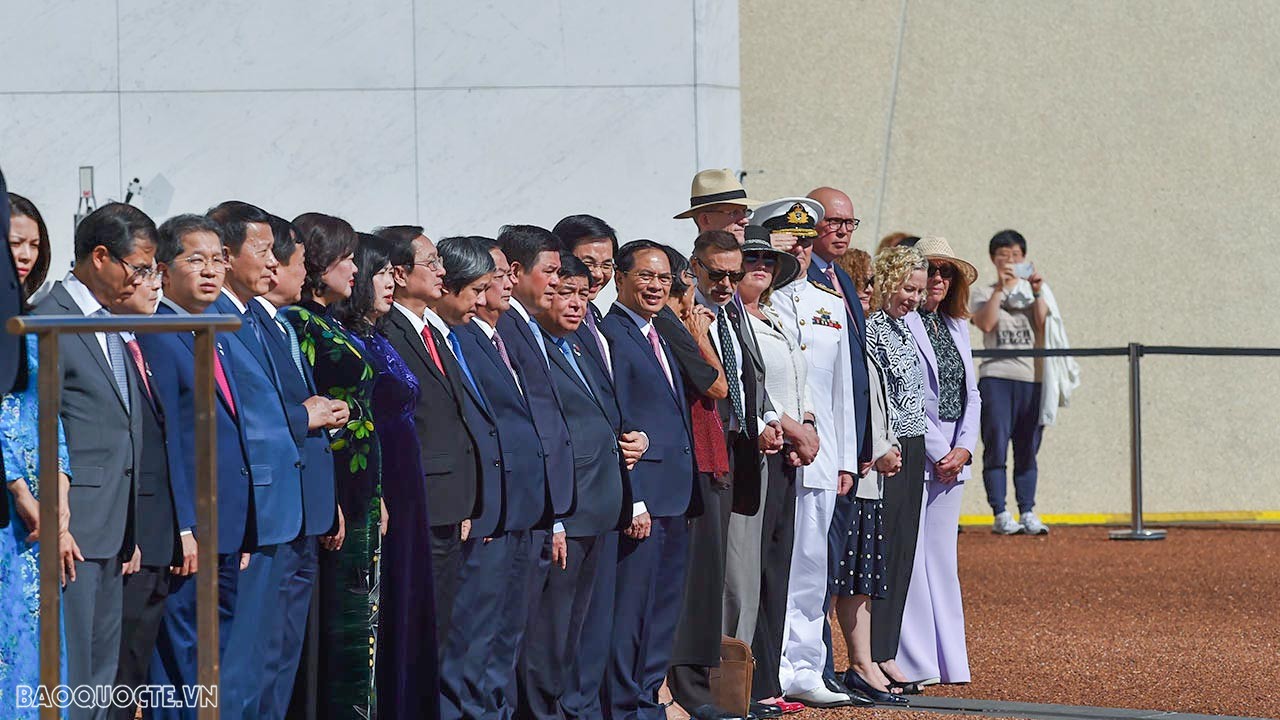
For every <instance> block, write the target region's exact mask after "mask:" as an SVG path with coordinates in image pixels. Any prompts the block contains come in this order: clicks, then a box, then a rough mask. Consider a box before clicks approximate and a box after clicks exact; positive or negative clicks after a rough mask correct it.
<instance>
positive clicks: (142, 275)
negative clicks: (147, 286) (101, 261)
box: [111, 255, 160, 285]
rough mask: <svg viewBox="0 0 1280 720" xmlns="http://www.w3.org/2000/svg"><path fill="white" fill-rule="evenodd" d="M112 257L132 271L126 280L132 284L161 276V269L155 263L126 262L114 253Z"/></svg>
mask: <svg viewBox="0 0 1280 720" xmlns="http://www.w3.org/2000/svg"><path fill="white" fill-rule="evenodd" d="M111 259H112V260H115V261H116V262H118V263H120V266H121V267H123V268H125V269H126V270H130V271H131V272H130V273H129V278H128V279H127V280H125V282H126V283H128V284H130V285H136V284H138V283H144V282H148V281H151V280H154V279H155V278H157V277H159V274H160V270H159V268H157V267H156V266H155V265H134V264H132V263H127V262H125V261H124V260H122V259H120V258H118V257H116V256H115V255H112V256H111Z"/></svg>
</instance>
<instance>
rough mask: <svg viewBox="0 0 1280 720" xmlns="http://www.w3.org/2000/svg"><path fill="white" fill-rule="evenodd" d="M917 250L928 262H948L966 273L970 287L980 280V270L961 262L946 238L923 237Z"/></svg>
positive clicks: (963, 261)
mask: <svg viewBox="0 0 1280 720" xmlns="http://www.w3.org/2000/svg"><path fill="white" fill-rule="evenodd" d="M916 250H919V251H920V254H921V255H924V257H925V259H926V260H946V261H947V262H949V263H951V264H952V265H955V266H956V267H957V268H959V269H960V272H962V273H964V277H965V280H968V281H969V284H970V285H972V284H973V283H974V282H976V281H977V279H978V268H976V267H974V266H973V265H972V264H970V263H969V262H968V261H967V260H961V259H960V258H959V257H958V256H957V255H956V251H955V250H952V249H951V243H949V242H947V239H946V238H944V237H936V236H932V235H931V236H929V237H922V238H920V241H919V242H917V243H916Z"/></svg>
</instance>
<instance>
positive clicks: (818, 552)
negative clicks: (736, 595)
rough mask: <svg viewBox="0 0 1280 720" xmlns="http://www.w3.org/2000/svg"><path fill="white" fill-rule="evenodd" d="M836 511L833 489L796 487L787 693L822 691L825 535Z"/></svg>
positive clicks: (783, 678)
mask: <svg viewBox="0 0 1280 720" xmlns="http://www.w3.org/2000/svg"><path fill="white" fill-rule="evenodd" d="M835 507H836V491H835V490H811V489H809V488H805V487H797V488H796V534H795V543H794V544H793V545H792V547H791V576H790V583H789V584H788V586H787V621H786V626H785V629H784V630H783V635H782V662H781V664H780V665H779V668H778V681H779V684H780V685H781V686H782V692H783V694H784V695H794V694H796V693H802V692H808V691H809V690H816V689H817V688H820V687H823V682H822V671H823V668H824V667H825V666H826V663H827V645H826V643H824V642H823V641H822V625H823V620H824V617H823V612H822V605H823V603H824V602H826V597H827V531H828V530H829V529H830V528H831V516H832V515H833V514H834V513H835Z"/></svg>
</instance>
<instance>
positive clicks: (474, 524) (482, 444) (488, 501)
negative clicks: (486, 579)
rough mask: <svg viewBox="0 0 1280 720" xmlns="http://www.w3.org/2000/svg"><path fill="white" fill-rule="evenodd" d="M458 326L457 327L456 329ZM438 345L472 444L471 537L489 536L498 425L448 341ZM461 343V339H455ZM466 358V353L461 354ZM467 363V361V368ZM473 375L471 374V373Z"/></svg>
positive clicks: (498, 498)
mask: <svg viewBox="0 0 1280 720" xmlns="http://www.w3.org/2000/svg"><path fill="white" fill-rule="evenodd" d="M459 329H461V328H459ZM444 343H445V344H442V345H441V346H440V364H441V365H444V371H445V373H446V374H448V376H449V378H450V379H451V380H454V381H456V383H457V384H458V385H459V386H460V387H461V388H462V394H461V396H460V397H461V399H462V417H463V419H464V420H466V426H467V432H468V433H469V434H470V436H471V441H472V442H473V443H475V447H476V460H477V467H476V478H477V479H478V480H479V485H478V486H477V488H476V491H477V493H476V508H475V511H474V512H473V514H472V516H471V533H472V535H471V536H472V537H478V538H480V537H492V536H493V535H494V534H495V533H497V532H498V528H499V527H501V524H502V484H503V479H504V478H503V472H502V442H501V438H499V436H498V424H497V420H496V418H495V416H494V414H493V411H492V410H490V409H489V401H488V400H487V399H486V398H485V396H484V394H483V391H481V390H480V387H479V385H475V386H472V384H471V383H469V382H467V378H466V376H465V375H464V374H463V372H462V365H461V364H460V363H459V361H458V359H457V358H456V357H455V356H454V354H453V352H452V351H451V349H450V347H447V346H446V345H447V343H448V340H447V339H446V340H445V341H444ZM459 346H461V339H459ZM463 360H466V356H465V355H464V356H463ZM470 367H471V364H470V363H467V369H470ZM473 377H474V375H473Z"/></svg>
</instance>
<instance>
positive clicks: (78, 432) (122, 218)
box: [36, 203, 156, 718]
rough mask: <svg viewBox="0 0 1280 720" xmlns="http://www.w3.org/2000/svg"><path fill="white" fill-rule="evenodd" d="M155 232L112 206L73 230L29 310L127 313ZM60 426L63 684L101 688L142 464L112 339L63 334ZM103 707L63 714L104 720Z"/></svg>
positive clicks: (136, 405) (134, 411)
mask: <svg viewBox="0 0 1280 720" xmlns="http://www.w3.org/2000/svg"><path fill="white" fill-rule="evenodd" d="M155 248H156V226H155V224H154V223H153V222H151V219H150V218H148V217H147V216H146V215H145V214H143V213H142V211H140V210H138V209H136V208H134V207H131V206H129V205H122V204H119V203H111V204H109V205H104V206H103V207H101V208H99V209H98V210H96V211H94V212H93V213H90V215H89V217H87V218H85V219H84V221H83V222H82V223H80V227H79V228H77V229H76V242H75V254H76V263H75V267H74V268H73V269H72V271H71V272H70V273H68V274H67V277H66V278H65V279H64V280H62V281H61V282H59V283H57V284H55V285H54V287H53V289H52V290H51V291H50V292H49V295H48V296H47V297H45V299H44V300H42V301H41V302H40V304H39V305H38V306H37V307H36V312H37V313H38V314H40V315H71V316H95V315H108V314H111V313H113V312H120V313H125V312H128V308H127V306H126V303H127V301H128V300H129V298H130V297H132V296H133V294H134V293H135V292H137V291H138V288H139V286H140V285H142V284H144V283H145V282H147V280H148V279H149V278H150V277H151V276H152V275H154V273H155V271H156V269H155ZM58 344H59V350H60V354H61V363H60V364H61V373H62V412H61V417H62V425H63V427H64V429H65V431H66V436H67V450H68V453H69V455H70V458H71V472H70V475H71V490H70V493H69V498H68V502H69V504H70V510H71V528H70V529H71V534H72V535H73V536H74V537H75V538H76V541H77V542H78V544H79V548H80V552H81V554H82V555H83V557H84V559H83V560H80V561H77V562H76V572H75V580H73V581H71V582H69V583H68V584H67V587H66V589H65V590H64V591H63V595H62V598H63V612H64V613H65V614H64V617H65V622H66V630H67V675H68V678H67V679H68V684H70V685H72V686H75V685H109V684H111V683H113V682H114V681H115V678H116V670H117V668H118V666H119V659H120V633H121V628H120V618H121V612H122V603H123V582H122V576H121V571H122V564H123V562H125V561H128V560H131V559H132V557H133V554H134V550H135V540H134V527H135V522H136V517H137V486H136V482H135V474H136V473H137V471H138V469H139V468H140V467H141V465H142V458H141V454H142V443H141V437H142V415H143V414H142V412H141V408H142V404H143V403H144V402H146V400H145V399H144V397H143V395H142V390H141V387H140V384H141V378H140V377H139V376H138V373H137V370H136V368H135V366H134V365H133V363H131V362H129V360H128V357H129V356H128V351H127V350H126V349H125V345H124V340H123V339H122V338H121V336H120V334H119V333H91V334H84V335H71V334H67V335H63V336H62V337H61V338H60V339H59V341H58ZM106 716H107V711H106V708H97V709H84V708H79V709H72V711H71V717H73V718H82V717H83V718H89V717H94V718H105V717H106Z"/></svg>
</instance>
